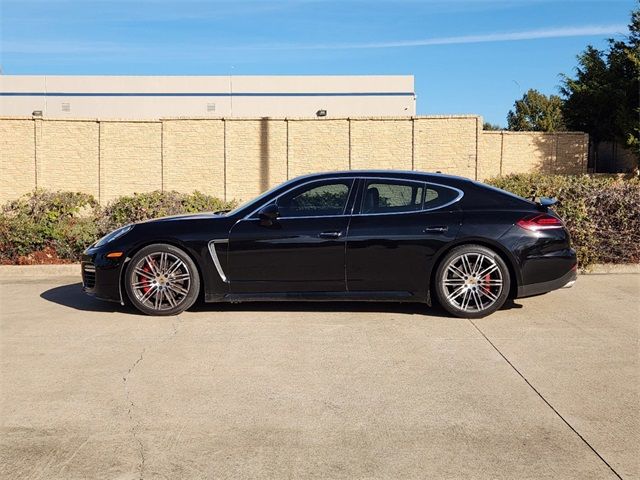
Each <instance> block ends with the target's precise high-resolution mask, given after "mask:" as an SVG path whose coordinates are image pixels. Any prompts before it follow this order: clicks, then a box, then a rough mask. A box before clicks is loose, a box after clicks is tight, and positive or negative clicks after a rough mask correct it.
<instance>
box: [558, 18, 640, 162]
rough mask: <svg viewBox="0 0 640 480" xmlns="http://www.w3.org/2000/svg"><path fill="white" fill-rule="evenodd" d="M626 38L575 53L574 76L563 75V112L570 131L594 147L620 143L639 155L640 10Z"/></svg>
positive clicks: (632, 21)
mask: <svg viewBox="0 0 640 480" xmlns="http://www.w3.org/2000/svg"><path fill="white" fill-rule="evenodd" d="M629 32H630V33H629V35H628V37H627V38H626V39H625V40H618V41H615V40H613V39H610V40H609V47H608V49H607V50H606V51H601V50H598V49H596V48H594V47H592V46H591V45H589V46H588V47H587V48H586V50H585V51H584V52H582V53H581V54H580V55H578V66H577V67H576V72H575V78H572V77H569V76H567V75H564V76H563V81H562V84H563V85H562V87H561V89H560V90H561V92H562V94H563V96H564V97H565V101H564V105H563V114H564V117H565V121H566V123H567V126H568V127H569V128H570V129H571V130H580V131H584V132H587V133H589V135H590V137H591V140H592V141H593V142H594V143H598V142H601V141H619V142H621V143H623V144H625V145H626V146H627V147H630V148H633V149H635V150H636V151H638V152H640V140H639V133H640V101H639V91H640V84H639V78H640V9H635V10H634V11H633V12H632V13H631V24H630V25H629Z"/></svg>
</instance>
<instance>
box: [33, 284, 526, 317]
mask: <svg viewBox="0 0 640 480" xmlns="http://www.w3.org/2000/svg"><path fill="white" fill-rule="evenodd" d="M40 297H41V298H43V299H44V300H47V301H49V302H53V303H56V304H58V305H63V306H65V307H69V308H73V309H76V310H82V311H87V312H121V313H128V314H132V315H142V314H141V313H140V312H138V311H137V310H135V309H134V308H133V307H131V306H129V305H125V306H122V305H120V304H119V303H115V302H106V301H103V300H98V299H96V298H94V297H91V296H90V295H87V294H85V293H84V292H83V291H82V284H81V283H79V282H77V283H70V284H68V285H62V286H59V287H55V288H51V289H49V290H46V291H44V292H42V293H41V294H40ZM514 308H522V305H520V304H517V303H515V302H514V301H513V300H508V301H507V302H506V303H505V304H504V305H503V307H502V308H501V309H500V310H510V309H514ZM189 311H190V312H345V313H352V312H379V313H402V314H407V315H429V316H431V317H449V318H453V317H452V316H451V315H450V314H449V313H447V312H446V311H445V310H444V309H443V308H442V307H440V306H439V305H434V306H433V307H429V306H427V305H424V304H422V303H403V302H350V301H336V302H288V301H278V302H243V303H204V302H203V301H198V302H196V304H195V305H194V306H192V307H191V308H190V309H189Z"/></svg>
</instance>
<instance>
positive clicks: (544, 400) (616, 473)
mask: <svg viewBox="0 0 640 480" xmlns="http://www.w3.org/2000/svg"><path fill="white" fill-rule="evenodd" d="M468 320H469V322H470V323H471V325H473V326H474V328H475V329H476V330H477V331H478V332H480V335H482V336H483V337H484V339H485V340H486V341H487V342H489V345H491V346H492V347H493V349H494V350H495V351H496V352H498V354H499V355H500V356H501V357H502V358H503V359H504V361H505V362H507V363H508V364H509V366H510V367H511V368H513V370H514V371H515V372H516V373H517V374H518V375H519V376H520V378H522V379H523V380H524V381H525V382H526V384H527V385H529V387H531V389H532V390H533V391H534V392H536V394H537V395H538V396H539V397H540V398H541V399H542V401H543V402H544V403H546V404H547V406H548V407H549V408H550V409H551V410H553V413H555V414H556V415H557V416H558V417H560V420H562V421H563V422H564V423H565V424H566V425H567V427H569V428H570V429H571V430H572V431H573V433H575V434H576V435H577V436H578V437H579V438H580V440H582V441H583V442H584V444H585V445H586V446H587V447H589V449H590V450H591V451H592V452H593V453H595V454H596V455H597V456H598V458H599V459H600V460H602V462H603V463H604V464H605V465H606V466H607V467H609V470H611V471H612V472H613V474H614V475H615V476H616V477H618V478H619V479H620V480H623V478H622V477H621V476H620V474H619V473H618V472H616V471H615V469H614V468H613V467H612V466H611V465H610V464H609V462H607V461H606V460H605V459H604V458H603V457H602V455H600V454H599V453H598V451H597V450H596V449H595V448H593V447H592V446H591V444H590V443H589V442H587V440H586V439H585V438H584V437H583V436H582V435H580V432H578V431H577V430H576V429H575V428H574V427H573V426H572V425H571V424H570V423H569V422H568V421H567V420H566V419H565V418H564V417H563V416H562V415H561V414H560V412H558V410H556V409H555V408H554V407H553V405H551V403H549V401H548V400H547V399H546V398H544V396H543V395H542V394H541V393H540V392H539V391H538V390H537V389H536V387H534V386H533V385H532V384H531V382H530V381H529V380H527V378H526V377H525V376H524V375H523V374H522V373H520V370H518V369H517V368H516V367H515V365H514V364H513V363H511V362H510V361H509V359H508V358H507V357H506V356H505V355H504V354H503V353H502V352H501V351H500V349H498V347H496V346H495V345H494V343H493V342H492V341H491V340H489V338H488V337H487V336H486V335H485V334H484V332H483V331H482V330H480V328H479V327H478V326H477V325H476V324H475V323H474V322H473V320H471V319H470V318H469V319H468Z"/></svg>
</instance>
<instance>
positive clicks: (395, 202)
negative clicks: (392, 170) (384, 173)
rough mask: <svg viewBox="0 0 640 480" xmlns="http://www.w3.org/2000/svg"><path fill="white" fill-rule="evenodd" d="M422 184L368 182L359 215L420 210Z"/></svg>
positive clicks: (391, 181)
mask: <svg viewBox="0 0 640 480" xmlns="http://www.w3.org/2000/svg"><path fill="white" fill-rule="evenodd" d="M424 192H425V188H424V184H423V183H416V182H403V181H401V180H368V181H367V183H366V187H365V191H364V196H363V198H362V208H361V213H363V214H367V213H397V212H413V211H418V210H422V203H423V202H424Z"/></svg>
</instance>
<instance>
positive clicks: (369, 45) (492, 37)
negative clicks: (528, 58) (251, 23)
mask: <svg viewBox="0 0 640 480" xmlns="http://www.w3.org/2000/svg"><path fill="white" fill-rule="evenodd" d="M626 32H627V26H626V25H622V24H618V25H588V26H582V27H557V28H545V29H538V30H523V31H520V32H495V33H485V34H480V35H459V36H454V37H434V38H424V39H417V40H395V41H384V42H364V43H357V42H353V43H335V44H329V43H327V44H272V45H256V46H255V47H253V48H263V49H274V50H275V49H278V50H334V49H337V50H347V49H375V48H406V47H427V46H433V45H462V44H470V43H489V42H512V41H521V40H538V39H543V38H566V37H586V36H594V35H620V34H624V33H626ZM242 48H249V47H248V46H245V47H242Z"/></svg>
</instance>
